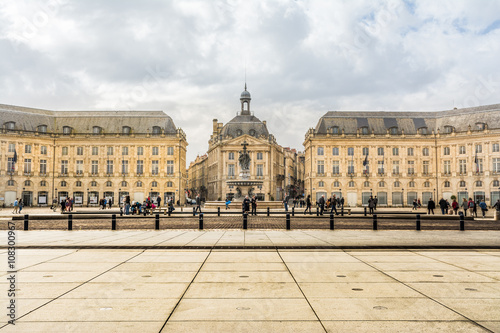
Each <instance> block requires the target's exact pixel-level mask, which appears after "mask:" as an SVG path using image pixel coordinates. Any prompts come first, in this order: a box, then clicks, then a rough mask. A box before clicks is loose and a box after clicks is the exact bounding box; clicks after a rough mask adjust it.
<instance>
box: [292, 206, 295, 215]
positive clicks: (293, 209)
mask: <svg viewBox="0 0 500 333" xmlns="http://www.w3.org/2000/svg"><path fill="white" fill-rule="evenodd" d="M292 216H295V207H292Z"/></svg>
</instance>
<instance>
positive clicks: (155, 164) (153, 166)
mask: <svg viewBox="0 0 500 333" xmlns="http://www.w3.org/2000/svg"><path fill="white" fill-rule="evenodd" d="M158 171H159V168H158V161H151V174H152V175H157V174H158Z"/></svg>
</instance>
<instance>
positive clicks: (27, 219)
mask: <svg viewBox="0 0 500 333" xmlns="http://www.w3.org/2000/svg"><path fill="white" fill-rule="evenodd" d="M29 221H30V216H29V215H28V214H24V230H28V229H29V224H30V222H29Z"/></svg>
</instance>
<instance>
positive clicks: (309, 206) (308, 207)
mask: <svg viewBox="0 0 500 333" xmlns="http://www.w3.org/2000/svg"><path fill="white" fill-rule="evenodd" d="M499 201H500V200H499ZM307 210H309V214H312V212H311V195H310V194H309V195H307V199H306V210H304V215H306V212H307Z"/></svg>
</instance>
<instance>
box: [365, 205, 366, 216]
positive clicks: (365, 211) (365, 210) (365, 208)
mask: <svg viewBox="0 0 500 333" xmlns="http://www.w3.org/2000/svg"><path fill="white" fill-rule="evenodd" d="M365 216H366V207H365Z"/></svg>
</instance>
